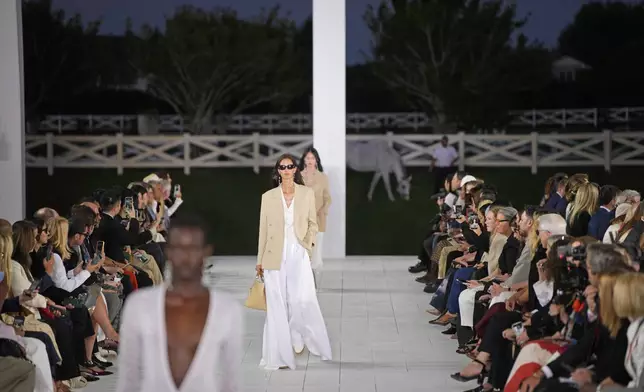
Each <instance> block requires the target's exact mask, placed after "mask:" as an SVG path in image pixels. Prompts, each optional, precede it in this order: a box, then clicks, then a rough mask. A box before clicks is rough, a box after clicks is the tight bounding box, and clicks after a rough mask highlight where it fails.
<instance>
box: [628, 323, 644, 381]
mask: <svg viewBox="0 0 644 392" xmlns="http://www.w3.org/2000/svg"><path fill="white" fill-rule="evenodd" d="M626 335H627V336H628V350H627V351H626V359H625V361H624V365H625V367H626V371H627V372H628V374H629V375H630V376H631V378H632V380H631V382H630V383H629V384H628V387H629V388H633V387H637V386H639V385H640V383H641V381H640V378H642V377H644V375H643V374H642V372H644V317H640V318H638V319H636V320H634V321H633V322H632V323H631V325H629V326H628V329H627V330H626Z"/></svg>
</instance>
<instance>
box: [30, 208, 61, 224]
mask: <svg viewBox="0 0 644 392" xmlns="http://www.w3.org/2000/svg"><path fill="white" fill-rule="evenodd" d="M58 217H59V215H58V212H56V210H54V209H53V208H49V207H43V208H41V209H39V210H38V211H36V212H35V213H34V218H37V219H42V221H43V222H47V221H48V220H50V219H53V218H58Z"/></svg>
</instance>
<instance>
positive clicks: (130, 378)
mask: <svg viewBox="0 0 644 392" xmlns="http://www.w3.org/2000/svg"><path fill="white" fill-rule="evenodd" d="M165 293H166V288H165V286H159V287H153V288H145V289H141V290H138V291H136V292H135V293H132V294H131V295H130V296H129V297H128V299H127V301H126V302H125V308H124V310H123V315H122V322H123V324H122V326H121V330H120V337H121V340H120V347H119V349H120V352H119V357H118V361H119V363H118V368H119V371H118V381H117V384H116V391H117V392H203V391H208V392H237V391H239V387H238V381H239V380H238V378H239V373H240V370H239V368H240V365H241V360H242V335H243V321H242V311H241V306H240V305H239V304H237V303H236V301H234V300H233V299H231V298H230V297H229V296H227V295H225V294H222V293H218V292H216V291H214V290H211V291H210V308H209V309H208V316H207V318H206V324H205V325H204V329H203V332H202V334H201V341H200V343H199V347H198V348H197V352H196V353H195V356H194V358H193V359H192V363H191V364H190V368H189V369H188V372H187V373H186V375H185V377H184V379H183V382H182V384H181V388H180V389H177V388H176V386H175V384H174V380H173V379H172V373H171V372H170V365H169V363H168V343H167V334H166V321H165Z"/></svg>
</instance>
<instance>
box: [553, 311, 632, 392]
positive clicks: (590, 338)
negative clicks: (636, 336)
mask: <svg viewBox="0 0 644 392" xmlns="http://www.w3.org/2000/svg"><path fill="white" fill-rule="evenodd" d="M628 325H629V323H628V321H626V322H625V323H624V325H623V326H622V328H621V329H620V330H619V333H618V334H617V337H616V338H614V339H613V338H611V336H610V331H609V330H608V328H606V327H605V326H604V325H603V324H602V323H601V322H600V321H599V320H596V321H595V322H594V323H592V324H590V325H589V326H588V328H587V329H586V332H585V333H584V335H583V336H582V338H581V339H579V341H577V343H576V344H573V345H570V346H569V347H568V348H567V349H566V351H564V353H563V354H561V356H559V358H557V359H555V360H554V361H552V362H550V363H549V364H548V365H547V366H548V368H550V370H552V373H553V375H554V376H555V377H567V376H568V375H569V374H570V372H569V371H568V370H567V369H569V368H570V367H572V368H576V367H579V366H587V365H588V364H589V363H590V362H593V358H594V357H596V360H595V361H594V362H595V377H596V380H595V381H596V382H601V381H602V380H604V379H605V378H608V377H610V378H612V379H613V381H615V382H616V383H618V384H621V385H627V384H628V383H629V382H630V381H631V377H630V375H629V374H628V372H627V371H626V368H625V366H624V358H625V357H626V351H627V349H628V337H627V336H626V330H627V329H628Z"/></svg>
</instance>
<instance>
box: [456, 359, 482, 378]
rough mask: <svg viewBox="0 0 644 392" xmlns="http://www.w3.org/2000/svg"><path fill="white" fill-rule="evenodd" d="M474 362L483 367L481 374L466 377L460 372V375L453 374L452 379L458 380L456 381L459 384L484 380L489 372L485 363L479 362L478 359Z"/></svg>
mask: <svg viewBox="0 0 644 392" xmlns="http://www.w3.org/2000/svg"><path fill="white" fill-rule="evenodd" d="M473 362H474V363H478V364H479V365H481V372H480V373H479V374H474V375H471V376H464V375H462V374H461V372H458V373H454V374H452V375H451V376H450V377H451V378H452V379H454V380H456V381H459V382H468V381H472V380H476V379H482V378H484V377H485V374H486V372H487V371H486V370H485V364H484V363H483V362H481V361H479V360H478V359H474V361H473Z"/></svg>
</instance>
